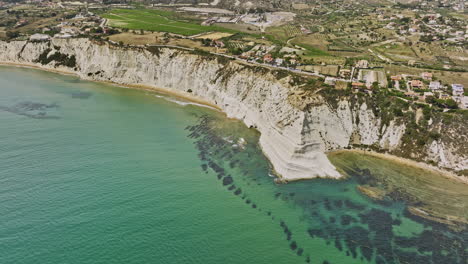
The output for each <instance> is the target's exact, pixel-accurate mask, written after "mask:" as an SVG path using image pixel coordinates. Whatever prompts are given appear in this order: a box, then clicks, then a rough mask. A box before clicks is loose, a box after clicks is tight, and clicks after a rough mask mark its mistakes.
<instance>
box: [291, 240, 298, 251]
mask: <svg viewBox="0 0 468 264" xmlns="http://www.w3.org/2000/svg"><path fill="white" fill-rule="evenodd" d="M289 247H290V248H291V250H296V249H297V243H296V241H293V242H291V244H290V245H289Z"/></svg>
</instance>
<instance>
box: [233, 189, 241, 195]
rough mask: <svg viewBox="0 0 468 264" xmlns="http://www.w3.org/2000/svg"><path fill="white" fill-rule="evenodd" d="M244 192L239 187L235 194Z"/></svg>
mask: <svg viewBox="0 0 468 264" xmlns="http://www.w3.org/2000/svg"><path fill="white" fill-rule="evenodd" d="M241 193H242V190H241V188H237V190H236V191H235V192H234V194H235V195H239V194H241Z"/></svg>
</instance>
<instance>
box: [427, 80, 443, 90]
mask: <svg viewBox="0 0 468 264" xmlns="http://www.w3.org/2000/svg"><path fill="white" fill-rule="evenodd" d="M429 89H431V90H432V91H438V90H441V89H442V84H440V82H430V83H429Z"/></svg>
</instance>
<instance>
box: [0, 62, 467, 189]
mask: <svg viewBox="0 0 468 264" xmlns="http://www.w3.org/2000/svg"><path fill="white" fill-rule="evenodd" d="M0 65H3V66H12V67H22V68H32V69H37V70H43V71H48V72H53V73H58V74H64V75H72V76H75V77H78V78H80V79H81V80H85V81H91V82H96V83H104V84H108V85H112V86H117V87H123V88H128V89H138V90H146V91H153V92H157V93H160V94H162V95H166V96H172V97H175V98H179V99H183V100H186V101H188V102H193V103H196V104H200V105H203V106H206V107H209V108H211V109H213V110H216V111H219V112H221V113H223V114H224V115H225V116H226V118H229V117H227V115H226V113H225V111H224V110H223V109H222V108H221V107H219V106H218V105H216V104H213V103H211V102H209V101H207V100H204V99H202V98H199V97H196V96H193V95H191V94H190V93H188V92H178V91H174V90H170V89H165V88H161V87H156V86H152V85H147V84H123V83H117V82H112V81H97V80H92V79H87V78H83V76H81V75H80V74H78V73H76V72H75V71H71V70H68V69H67V68H58V69H57V68H50V67H43V66H40V65H37V64H33V63H14V62H5V61H0ZM230 119H235V118H230ZM262 149H263V147H262ZM345 151H351V152H355V153H360V154H366V155H371V156H374V157H378V158H382V159H386V160H391V161H394V162H400V163H402V164H406V165H409V166H413V167H416V168H421V169H425V170H429V171H432V172H436V173H439V174H441V175H442V176H444V177H446V178H448V179H452V180H456V181H459V182H462V183H464V184H468V178H467V177H463V176H457V175H456V174H454V173H453V172H450V171H448V170H444V169H441V168H437V167H435V166H432V165H430V164H427V163H423V162H417V161H413V160H409V159H405V158H401V157H398V156H394V155H391V154H384V153H377V152H373V151H367V150H362V149H352V150H347V149H341V150H333V151H329V152H327V153H326V154H328V153H339V152H345ZM266 157H267V158H268V160H270V158H269V157H268V156H266ZM270 162H271V161H270ZM273 174H274V175H275V176H276V177H277V179H278V182H281V183H288V182H294V181H302V180H313V179H320V178H327V179H336V180H342V179H346V178H347V177H345V176H344V175H341V177H321V176H318V175H316V176H314V177H310V178H307V177H304V178H287V177H286V178H285V177H283V175H281V174H280V173H278V172H276V170H274V169H273Z"/></svg>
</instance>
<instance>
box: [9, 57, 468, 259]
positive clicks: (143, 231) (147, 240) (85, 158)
mask: <svg viewBox="0 0 468 264" xmlns="http://www.w3.org/2000/svg"><path fill="white" fill-rule="evenodd" d="M258 136H259V135H258V133H257V132H256V131H254V130H251V129H248V128H246V127H245V126H243V125H242V123H240V122H238V121H234V120H229V119H226V118H225V117H224V115H223V114H221V113H219V112H216V111H214V110H212V109H208V108H204V107H200V106H197V105H191V104H188V103H187V102H181V101H180V100H177V99H174V98H168V97H165V96H161V95H158V94H156V93H154V92H149V91H142V90H132V89H126V88H122V87H116V86H111V85H106V84H101V83H93V82H86V81H82V80H79V79H78V78H76V77H72V76H64V75H59V74H55V73H48V72H43V71H38V70H33V69H25V68H16V67H5V66H0V264H10V263H11V264H30V263H31V264H32V263H34V264H36V263H70V264H71V263H126V264H128V263H203V264H210V263H316V264H324V263H329V264H340V263H377V264H385V263H386V264H390V263H421V264H426V263H433V264H455V263H460V264H466V263H468V262H467V253H468V252H467V248H468V246H467V241H468V239H467V237H468V235H467V234H466V233H465V232H455V231H451V230H450V229H448V228H446V227H445V226H442V225H438V224H435V223H432V222H428V221H425V220H423V219H418V218H415V217H412V216H410V215H408V214H407V213H406V211H405V204H404V203H403V202H386V203H376V202H373V201H372V200H370V199H368V198H367V197H365V196H363V195H361V194H360V193H359V192H358V191H357V190H356V186H357V183H356V182H355V180H354V179H352V178H351V179H349V180H345V181H333V180H312V181H302V182H296V183H290V184H287V185H276V184H275V183H274V182H273V178H272V177H271V175H270V166H269V163H268V161H267V160H266V159H265V157H264V156H263V155H262V153H261V151H260V149H259V147H258V144H257V141H258Z"/></svg>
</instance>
